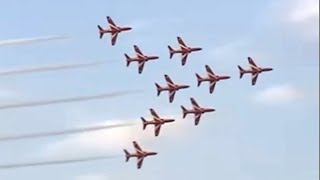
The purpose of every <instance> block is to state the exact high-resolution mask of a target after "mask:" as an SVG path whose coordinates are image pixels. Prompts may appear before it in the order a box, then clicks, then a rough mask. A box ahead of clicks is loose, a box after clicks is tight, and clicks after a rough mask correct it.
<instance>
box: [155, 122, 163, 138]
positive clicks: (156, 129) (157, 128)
mask: <svg viewBox="0 0 320 180" xmlns="http://www.w3.org/2000/svg"><path fill="white" fill-rule="evenodd" d="M160 130H161V124H156V125H155V129H154V135H155V136H158V135H159V133H160Z"/></svg>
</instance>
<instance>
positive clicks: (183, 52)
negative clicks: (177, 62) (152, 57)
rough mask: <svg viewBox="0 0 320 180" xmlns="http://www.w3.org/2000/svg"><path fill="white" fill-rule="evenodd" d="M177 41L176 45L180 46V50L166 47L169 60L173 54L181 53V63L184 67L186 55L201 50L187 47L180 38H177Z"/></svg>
mask: <svg viewBox="0 0 320 180" xmlns="http://www.w3.org/2000/svg"><path fill="white" fill-rule="evenodd" d="M177 39H178V43H179V45H180V49H173V48H172V47H171V46H168V48H169V53H170V59H171V58H172V57H173V55H174V54H176V53H181V63H182V66H184V65H185V64H186V61H187V58H188V55H189V54H190V53H191V52H194V51H201V50H202V48H199V47H188V46H187V45H186V44H185V43H184V42H183V40H182V38H181V37H177Z"/></svg>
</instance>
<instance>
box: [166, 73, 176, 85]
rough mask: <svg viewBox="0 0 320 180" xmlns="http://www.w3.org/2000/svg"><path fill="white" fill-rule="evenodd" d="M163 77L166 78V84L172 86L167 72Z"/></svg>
mask: <svg viewBox="0 0 320 180" xmlns="http://www.w3.org/2000/svg"><path fill="white" fill-rule="evenodd" d="M164 78H165V79H166V81H167V84H168V86H174V83H173V81H172V80H171V78H170V77H169V76H168V75H167V74H166V75H164Z"/></svg>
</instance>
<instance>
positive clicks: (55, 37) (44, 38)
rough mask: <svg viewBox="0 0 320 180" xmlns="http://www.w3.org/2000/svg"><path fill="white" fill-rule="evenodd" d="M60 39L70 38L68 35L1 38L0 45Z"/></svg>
mask: <svg viewBox="0 0 320 180" xmlns="http://www.w3.org/2000/svg"><path fill="white" fill-rule="evenodd" d="M59 39H68V37H65V36H48V37H37V38H21V39H8V40H0V46H7V45H19V44H30V43H36V42H46V41H52V40H59Z"/></svg>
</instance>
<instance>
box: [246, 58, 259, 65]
mask: <svg viewBox="0 0 320 180" xmlns="http://www.w3.org/2000/svg"><path fill="white" fill-rule="evenodd" d="M248 62H249V64H250V65H251V66H254V67H258V66H257V64H256V63H255V62H254V61H253V59H252V58H251V57H248Z"/></svg>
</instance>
